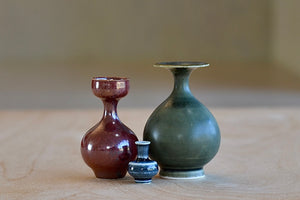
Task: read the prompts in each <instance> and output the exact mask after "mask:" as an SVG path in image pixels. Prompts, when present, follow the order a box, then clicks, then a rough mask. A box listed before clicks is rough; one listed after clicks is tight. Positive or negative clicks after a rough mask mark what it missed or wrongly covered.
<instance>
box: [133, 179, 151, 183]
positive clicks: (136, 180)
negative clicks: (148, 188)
mask: <svg viewBox="0 0 300 200" xmlns="http://www.w3.org/2000/svg"><path fill="white" fill-rule="evenodd" d="M135 182H136V183H151V182H152V179H135Z"/></svg>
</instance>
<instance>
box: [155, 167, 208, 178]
mask: <svg viewBox="0 0 300 200" xmlns="http://www.w3.org/2000/svg"><path fill="white" fill-rule="evenodd" d="M159 175H160V177H162V178H166V179H197V178H202V177H204V176H205V174H204V170H203V169H196V170H170V169H161V170H160V172H159Z"/></svg>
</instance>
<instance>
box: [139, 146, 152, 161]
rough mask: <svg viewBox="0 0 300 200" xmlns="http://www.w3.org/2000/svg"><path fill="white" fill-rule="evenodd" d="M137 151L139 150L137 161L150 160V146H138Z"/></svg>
mask: <svg viewBox="0 0 300 200" xmlns="http://www.w3.org/2000/svg"><path fill="white" fill-rule="evenodd" d="M137 150H138V155H137V159H139V160H141V159H142V160H145V159H147V158H148V154H149V145H137Z"/></svg>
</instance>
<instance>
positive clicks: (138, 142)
mask: <svg viewBox="0 0 300 200" xmlns="http://www.w3.org/2000/svg"><path fill="white" fill-rule="evenodd" d="M135 144H136V145H149V144H150V141H136V142H135Z"/></svg>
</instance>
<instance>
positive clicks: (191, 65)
mask: <svg viewBox="0 0 300 200" xmlns="http://www.w3.org/2000/svg"><path fill="white" fill-rule="evenodd" d="M153 66H154V67H164V68H197V67H208V66H209V64H208V63H205V62H193V61H174V62H159V63H155V64H154V65H153Z"/></svg>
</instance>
